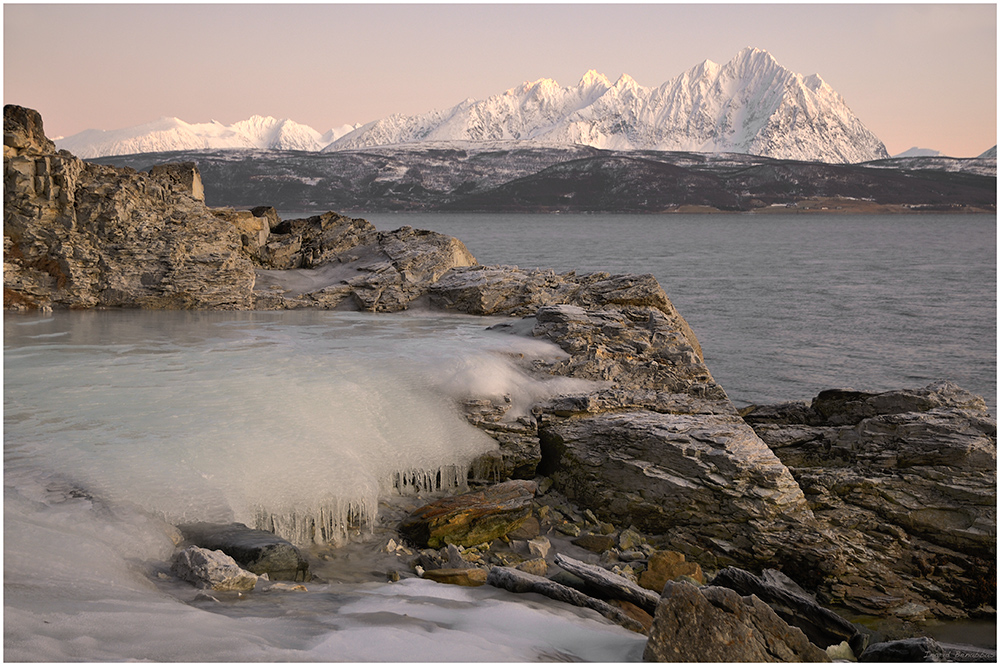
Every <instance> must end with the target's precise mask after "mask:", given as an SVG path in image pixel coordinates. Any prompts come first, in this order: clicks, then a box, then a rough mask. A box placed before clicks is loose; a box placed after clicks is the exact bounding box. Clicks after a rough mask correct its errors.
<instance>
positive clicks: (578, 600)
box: [486, 567, 646, 634]
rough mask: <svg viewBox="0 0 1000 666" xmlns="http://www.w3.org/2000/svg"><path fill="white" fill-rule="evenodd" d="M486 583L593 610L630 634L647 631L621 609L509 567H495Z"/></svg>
mask: <svg viewBox="0 0 1000 666" xmlns="http://www.w3.org/2000/svg"><path fill="white" fill-rule="evenodd" d="M486 583H487V584H488V585H492V586H493V587H499V588H501V589H503V590H507V591H509V592H516V593H518V594H523V593H526V592H534V593H536V594H541V595H543V596H546V597H549V598H550V599H555V600H556V601H562V602H563V603H567V604H572V605H573V606H580V607H582V608H590V609H591V610H595V611H597V612H598V613H600V614H601V615H603V616H604V617H606V618H608V619H609V620H611V621H612V622H615V623H617V624H620V625H621V626H623V627H625V628H626V629H628V630H629V631H635V632H637V633H640V634H643V633H646V630H645V628H644V627H643V626H642V624H641V623H640V622H639V621H638V620H635V619H633V618H631V617H629V616H628V615H627V614H626V613H624V612H623V611H622V610H621V609H619V608H616V607H615V606H612V605H611V604H608V603H607V602H604V601H601V600H600V599H595V598H594V597H591V596H589V595H587V594H584V593H582V592H580V591H579V590H574V589H573V588H571V587H567V586H565V585H563V584H561V583H557V582H556V581H553V580H549V579H548V578H543V577H542V576H536V575H534V574H530V573H527V572H525V571H519V570H517V569H511V568H510V567H493V568H492V569H490V572H489V574H488V575H487V577H486Z"/></svg>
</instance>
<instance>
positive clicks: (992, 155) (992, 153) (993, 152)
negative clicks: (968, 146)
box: [979, 146, 997, 160]
mask: <svg viewBox="0 0 1000 666" xmlns="http://www.w3.org/2000/svg"><path fill="white" fill-rule="evenodd" d="M996 158H997V147H996V146H993V147H992V148H990V149H989V150H987V151H986V152H985V153H983V154H982V155H980V156H979V159H983V160H988V159H994V160H995V159H996Z"/></svg>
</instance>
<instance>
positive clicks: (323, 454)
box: [4, 312, 574, 543]
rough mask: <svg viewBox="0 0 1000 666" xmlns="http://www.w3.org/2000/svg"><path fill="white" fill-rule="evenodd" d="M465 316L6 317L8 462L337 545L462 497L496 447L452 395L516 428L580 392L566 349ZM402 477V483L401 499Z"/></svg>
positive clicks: (114, 495)
mask: <svg viewBox="0 0 1000 666" xmlns="http://www.w3.org/2000/svg"><path fill="white" fill-rule="evenodd" d="M491 321H492V320H485V319H479V318H472V317H444V318H441V317H437V318H435V317H431V316H418V315H401V316H380V317H373V316H371V315H365V314H351V313H343V314H333V313H304V314H290V313H285V314H274V313H253V314H246V313H243V314H218V313H197V314H191V313H143V312H87V313H59V314H57V315H55V316H52V317H49V318H46V319H38V318H37V317H35V318H32V317H22V316H11V317H7V318H6V319H5V322H4V323H5V337H6V340H5V372H6V375H5V391H4V397H5V414H4V418H5V427H6V433H5V466H6V471H7V472H8V473H10V474H14V475H15V477H16V475H17V474H18V473H19V472H20V471H22V470H39V469H40V470H44V471H45V473H47V474H53V473H54V474H59V475H61V478H63V479H65V482H66V483H67V484H68V486H69V487H75V488H78V489H80V491H82V492H85V493H87V494H90V495H93V496H95V497H99V498H101V500H102V501H111V502H117V503H121V502H130V503H134V504H135V505H137V506H139V507H141V508H142V509H144V510H146V511H149V512H151V513H153V514H155V515H158V516H161V517H163V518H164V519H166V520H168V521H170V522H174V523H178V522H190V521H202V520H204V521H232V520H235V521H239V522H244V523H247V524H248V525H258V526H261V527H264V528H267V529H275V530H276V531H277V532H278V533H280V534H282V535H283V536H285V537H286V538H289V539H292V540H295V541H297V542H299V543H302V542H306V541H318V542H324V541H330V540H338V539H339V538H341V537H343V536H344V535H346V534H347V532H348V531H349V530H350V529H351V528H356V527H358V526H359V523H361V524H363V523H364V522H365V521H366V520H368V519H370V518H371V516H372V513H373V512H374V511H375V509H376V507H377V499H378V496H379V494H380V493H385V492H392V491H397V492H398V491H401V492H419V491H426V490H435V489H448V488H461V487H462V486H463V485H464V478H465V475H466V472H467V469H468V466H469V464H470V463H471V462H472V461H473V459H474V458H476V457H477V456H479V455H481V454H483V453H485V452H487V451H489V450H491V449H494V448H496V443H495V442H494V440H492V439H491V438H490V437H488V436H487V435H486V434H484V433H483V432H481V431H480V430H478V429H476V428H474V427H472V426H471V425H469V424H468V423H467V422H466V420H465V418H464V417H463V416H462V415H461V413H460V412H459V410H458V407H457V403H458V401H461V400H465V399H470V398H486V397H492V398H498V399H500V400H503V399H504V396H509V397H510V400H511V402H512V403H513V409H512V412H511V415H510V416H511V417H512V418H513V417H514V416H515V412H517V411H518V410H519V411H520V412H521V413H523V412H524V411H526V410H527V408H528V407H529V406H530V404H531V403H532V402H533V401H534V400H535V399H537V398H538V397H540V396H542V395H544V394H545V393H546V392H548V391H552V390H562V389H564V388H567V387H570V388H571V387H572V386H573V385H574V384H567V383H566V382H555V381H548V382H543V381H540V380H537V379H532V378H529V377H528V376H527V375H525V374H524V372H522V371H521V370H520V369H519V368H518V367H516V366H515V364H514V360H513V359H514V357H515V356H520V355H526V356H527V357H529V358H531V357H537V356H542V357H544V356H553V355H559V354H561V353H562V352H561V351H560V350H559V349H558V348H556V347H554V346H552V345H548V344H545V343H542V342H541V341H537V340H533V339H528V338H522V337H517V336H511V335H506V334H503V333H494V332H488V331H485V330H484V329H485V328H486V326H487V325H489V323H491ZM400 480H404V481H405V484H404V485H405V487H402V488H394V486H397V485H399V484H400Z"/></svg>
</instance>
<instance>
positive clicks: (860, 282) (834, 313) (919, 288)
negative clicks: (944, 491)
mask: <svg viewBox="0 0 1000 666" xmlns="http://www.w3.org/2000/svg"><path fill="white" fill-rule="evenodd" d="M359 215H361V216H362V217H365V218H366V219H368V220H370V221H371V222H372V223H374V224H375V226H376V227H377V228H379V229H395V228H397V227H399V226H402V225H404V224H406V225H411V226H413V227H415V228H426V229H432V230H434V231H440V232H441V233H445V234H448V235H451V236H455V237H457V238H459V239H461V240H462V241H463V242H464V243H465V245H466V246H467V247H468V248H469V251H470V252H472V254H473V255H474V256H475V257H476V259H477V260H478V261H479V263H481V264H508V265H517V266H520V267H521V268H551V269H554V270H556V271H557V272H563V271H569V270H576V271H577V272H590V271H608V272H611V273H652V274H653V275H654V276H655V277H656V279H657V280H658V281H659V282H660V284H661V285H662V286H663V289H664V290H665V291H666V293H667V296H669V297H670V299H671V301H672V302H673V304H674V305H675V306H676V307H677V309H678V310H679V311H680V313H681V315H683V316H684V318H685V319H687V321H688V323H690V324H691V327H692V328H693V329H694V332H695V334H696V335H697V336H698V339H699V342H700V343H701V346H702V349H703V350H704V353H705V362H706V363H707V365H708V367H709V370H711V372H712V376H713V377H715V379H716V381H718V382H719V383H720V384H721V385H722V386H723V387H724V388H725V389H726V392H727V393H728V394H729V397H730V398H731V399H732V400H733V402H735V403H736V404H737V405H738V406H741V405H746V404H768V403H774V402H781V401H786V400H809V399H811V398H812V397H814V396H815V395H816V394H817V393H818V392H819V391H821V390H823V389H827V388H854V389H857V390H862V391H884V390H890V389H895V388H903V387H920V386H925V385H927V384H928V383H930V382H931V381H934V380H937V379H948V380H951V381H953V382H955V383H956V384H958V385H959V386H961V387H963V388H965V389H967V390H969V391H972V392H973V393H976V394H978V395H982V396H983V397H984V398H985V399H986V402H987V404H988V405H989V407H990V411H991V413H992V414H994V415H995V414H996V377H997V367H996V351H997V331H996V322H997V314H996V304H997V291H996V287H997V274H996V268H997V255H996V249H997V239H996V224H997V219H996V216H995V215H943V214H942V215H937V214H920V215H835V214H830V215H826V214H822V213H816V214H807V215H794V214H753V215H749V214H733V215H648V216H643V215H609V214H591V215H489V214H448V215H441V214H432V213H426V214H413V213H410V214H370V215H369V214H363V213H362V214H359Z"/></svg>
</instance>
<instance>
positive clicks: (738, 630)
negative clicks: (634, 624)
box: [643, 581, 830, 663]
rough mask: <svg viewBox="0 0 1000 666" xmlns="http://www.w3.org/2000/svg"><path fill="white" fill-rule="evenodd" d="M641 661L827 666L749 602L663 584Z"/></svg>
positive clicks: (801, 638) (793, 632)
mask: <svg viewBox="0 0 1000 666" xmlns="http://www.w3.org/2000/svg"><path fill="white" fill-rule="evenodd" d="M643 659H644V660H645V661H661V662H678V661H708V662H720V663H732V662H751V661H758V662H759V661H768V662H828V661H830V659H829V657H828V656H827V654H826V652H824V651H823V650H820V649H819V648H818V647H816V646H815V645H813V644H812V643H810V642H809V639H807V638H806V637H805V634H803V633H802V631H801V630H799V629H798V628H796V627H792V626H789V625H788V624H787V623H786V622H785V621H784V620H782V619H781V618H780V617H778V616H777V614H775V612H774V611H773V610H771V608H770V607H769V606H768V605H767V604H765V603H764V602H762V601H761V600H760V599H758V598H757V597H755V596H748V597H744V596H740V595H739V594H738V593H737V592H735V591H733V590H730V589H728V588H724V587H702V588H699V587H697V586H695V585H692V584H690V583H686V582H674V581H671V582H668V583H667V584H666V586H665V587H664V588H663V594H662V595H661V597H660V603H659V604H658V605H657V607H656V615H655V616H654V618H653V627H652V629H651V630H650V632H649V641H648V642H647V643H646V650H645V652H644V653H643Z"/></svg>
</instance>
